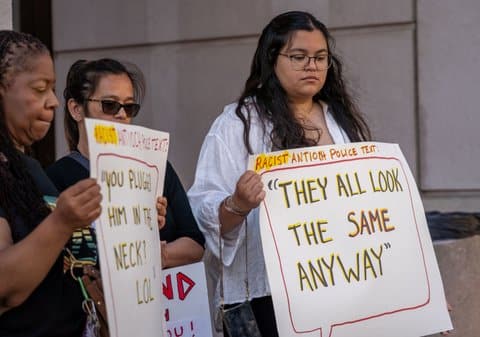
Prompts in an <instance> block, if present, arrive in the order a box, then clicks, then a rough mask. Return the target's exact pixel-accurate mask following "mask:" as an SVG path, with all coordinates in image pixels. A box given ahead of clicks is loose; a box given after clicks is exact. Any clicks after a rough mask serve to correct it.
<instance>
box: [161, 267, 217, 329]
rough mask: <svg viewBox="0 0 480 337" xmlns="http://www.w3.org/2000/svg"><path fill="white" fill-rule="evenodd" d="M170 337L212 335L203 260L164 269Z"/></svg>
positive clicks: (166, 314)
mask: <svg viewBox="0 0 480 337" xmlns="http://www.w3.org/2000/svg"><path fill="white" fill-rule="evenodd" d="M163 295H164V298H165V300H164V303H165V320H166V322H167V337H180V336H182V337H212V326H211V319H210V308H209V305H208V292H207V281H206V277H205V267H204V265H203V262H198V263H194V264H189V265H186V266H181V267H176V268H169V269H165V270H164V271H163Z"/></svg>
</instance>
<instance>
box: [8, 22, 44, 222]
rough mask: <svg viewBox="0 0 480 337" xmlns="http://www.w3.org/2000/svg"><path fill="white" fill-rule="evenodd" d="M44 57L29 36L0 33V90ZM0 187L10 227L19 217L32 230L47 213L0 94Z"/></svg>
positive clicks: (37, 42) (41, 48) (37, 41)
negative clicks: (15, 141) (14, 134)
mask: <svg viewBox="0 0 480 337" xmlns="http://www.w3.org/2000/svg"><path fill="white" fill-rule="evenodd" d="M44 54H47V55H49V51H48V49H47V47H46V46H45V45H44V44H43V43H42V42H41V41H40V40H38V39H37V38H35V37H33V36H32V35H29V34H25V33H19V32H15V31H11V30H0V87H1V88H2V89H3V90H8V88H9V86H10V85H11V84H12V83H13V82H14V81H15V76H16V75H18V74H19V73H22V72H27V71H29V66H30V60H31V59H32V58H34V57H37V56H39V55H44ZM0 186H1V187H0V207H1V208H2V209H3V210H4V211H5V213H6V219H7V221H8V222H9V224H10V226H13V223H14V218H15V216H19V217H21V218H22V219H23V220H24V221H25V223H26V224H27V226H29V227H32V228H33V226H34V224H35V220H36V219H38V216H39V215H40V216H42V217H44V216H46V215H48V214H49V212H50V211H49V208H48V207H47V205H46V203H45V202H44V200H43V197H42V194H41V193H40V191H39V190H38V188H37V187H36V184H35V183H34V181H33V178H32V176H31V175H30V174H29V173H28V170H27V167H26V165H25V163H24V161H23V159H22V157H21V153H20V151H19V150H18V149H17V148H16V147H15V144H14V142H13V140H12V137H11V134H10V132H9V130H8V127H7V121H6V114H5V111H4V102H3V97H2V95H1V94H0ZM12 232H13V228H12Z"/></svg>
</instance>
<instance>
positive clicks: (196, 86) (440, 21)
mask: <svg viewBox="0 0 480 337" xmlns="http://www.w3.org/2000/svg"><path fill="white" fill-rule="evenodd" d="M52 7H53V31H54V50H55V58H56V67H57V74H58V89H59V90H58V92H61V91H62V89H63V86H64V78H65V74H66V71H67V69H68V66H69V65H70V64H71V63H72V62H73V61H74V60H76V59H78V58H97V57H102V56H110V57H115V58H119V59H123V60H128V61H132V62H135V63H136V64H138V65H139V66H140V67H141V68H142V69H143V71H144V72H145V74H146V75H147V97H146V101H145V103H144V105H143V109H142V112H141V115H140V116H139V117H138V119H137V121H136V122H137V123H138V124H142V125H149V126H152V127H154V128H158V129H161V130H165V131H169V132H171V135H172V136H171V140H172V142H171V150H170V159H171V161H172V162H173V164H174V166H175V167H176V169H177V171H178V173H179V174H180V176H181V178H182V180H183V182H184V184H185V185H186V187H188V186H189V185H190V184H191V182H192V179H193V174H194V170H195V165H196V159H197V155H198V152H199V149H200V146H201V143H202V140H203V137H204V135H205V133H206V132H207V130H208V128H209V126H210V124H211V122H212V121H213V119H214V118H215V117H216V116H217V115H218V114H219V113H220V112H221V109H222V107H223V106H224V105H225V104H227V103H229V102H232V101H234V100H235V99H236V97H237V96H238V95H239V93H240V91H241V88H242V86H243V83H244V81H245V79H246V76H247V74H248V69H249V65H250V61H251V58H252V55H253V51H254V49H255V46H256V41H257V38H258V35H259V32H260V31H261V29H262V28H263V26H264V25H265V24H266V23H267V22H268V21H269V19H270V18H272V17H273V16H274V15H276V14H278V13H280V12H283V11H286V10H290V9H305V10H309V11H311V12H312V13H314V14H315V15H316V16H318V17H319V18H320V19H321V20H322V21H324V22H325V23H326V24H327V25H328V26H329V27H331V29H332V32H333V35H334V36H335V38H336V39H337V51H338V52H339V53H340V54H341V56H343V59H344V62H345V65H346V72H347V76H348V79H349V81H350V84H351V86H352V88H353V89H354V92H355V93H356V94H357V97H358V100H359V103H360V106H361V108H362V110H363V111H364V113H365V114H366V116H367V119H368V120H369V122H370V125H371V126H372V129H373V131H374V135H375V137H376V139H378V140H380V141H389V142H398V143H399V144H400V145H401V147H402V149H403V151H404V153H405V155H406V157H407V160H408V161H409V163H410V165H411V168H412V171H413V172H414V175H415V176H416V178H417V181H418V183H419V188H420V189H421V191H422V194H423V197H424V202H425V207H426V209H427V210H433V209H439V210H466V211H472V210H477V209H478V204H479V202H480V171H479V170H475V169H473V168H475V167H478V164H479V163H480V159H479V158H480V156H479V155H480V147H479V146H477V144H478V143H479V142H478V137H477V136H476V128H477V127H478V125H480V114H478V113H477V111H476V107H477V105H476V104H475V103H476V102H475V93H476V91H478V89H477V88H478V86H477V85H476V83H475V80H476V79H477V78H479V76H478V75H480V74H479V73H480V64H479V63H480V58H479V57H478V55H479V54H480V53H479V52H480V37H479V36H480V35H479V34H477V33H476V32H478V31H479V29H480V27H479V26H480V24H479V22H480V20H478V19H479V15H480V14H479V13H480V3H479V2H477V1H475V0H463V1H462V2H451V1H448V0H416V1H407V0H402V1H398V0H364V1H361V2H360V1H354V0H315V1H314V0H312V1H310V0H302V1H291V0H269V1H265V0H264V1H255V0H245V1H225V0H208V1H195V0H184V1H159V0H139V1H134V2H132V1H129V0H103V1H95V0H88V1H81V2H79V1H73V0H53V1H52ZM58 117H59V118H57V128H56V130H57V131H56V132H57V135H56V136H57V156H60V155H62V154H64V153H65V151H66V150H65V143H64V141H63V129H62V125H61V124H62V113H61V112H59V116H58Z"/></svg>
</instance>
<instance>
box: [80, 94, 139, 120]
mask: <svg viewBox="0 0 480 337" xmlns="http://www.w3.org/2000/svg"><path fill="white" fill-rule="evenodd" d="M86 101H89V102H100V103H101V104H102V111H103V113H104V114H107V115H116V114H117V113H118V112H119V111H120V109H121V108H123V110H125V114H126V115H127V117H128V118H133V117H135V116H136V115H137V114H138V111H139V110H140V104H138V103H125V104H122V103H119V102H117V101H112V100H110V99H94V98H87V99H86Z"/></svg>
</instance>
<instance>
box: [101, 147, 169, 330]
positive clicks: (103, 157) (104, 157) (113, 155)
mask: <svg viewBox="0 0 480 337" xmlns="http://www.w3.org/2000/svg"><path fill="white" fill-rule="evenodd" d="M108 158H115V159H120V160H125V161H130V162H136V163H137V164H140V165H142V166H145V167H147V168H148V169H152V170H154V171H155V177H154V178H153V179H152V180H153V181H154V183H152V187H154V190H155V195H158V179H159V169H158V167H157V166H156V165H152V164H149V163H147V162H146V161H143V160H141V159H138V158H134V157H130V156H124V155H119V154H116V153H108V152H106V153H101V154H99V155H98V156H97V158H96V162H97V166H96V167H97V168H98V169H100V167H101V165H100V162H101V161H102V160H108ZM100 176H101V174H100V172H97V177H100ZM104 200H105V197H104ZM98 223H99V226H98V227H97V231H98V230H100V231H101V236H102V237H105V233H104V224H103V223H102V217H100V218H99V219H98ZM158 245H160V243H159V242H158ZM103 248H104V251H103V255H104V256H105V258H106V260H107V261H106V263H105V265H106V266H108V265H110V264H111V261H110V260H109V257H108V256H109V254H108V253H107V246H106V245H103ZM100 263H101V262H100ZM153 273H154V276H155V269H153ZM107 274H108V283H109V285H110V287H109V288H110V289H113V282H112V273H107ZM103 282H105V281H103ZM105 295H107V294H105ZM109 295H110V296H109V297H110V301H111V303H112V310H111V312H112V313H113V317H111V318H110V317H109V319H111V320H113V321H114V322H115V323H114V324H115V331H119V327H118V319H117V316H118V314H117V309H116V305H115V298H114V296H113V292H110V294H109Z"/></svg>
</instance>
